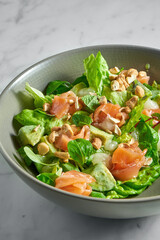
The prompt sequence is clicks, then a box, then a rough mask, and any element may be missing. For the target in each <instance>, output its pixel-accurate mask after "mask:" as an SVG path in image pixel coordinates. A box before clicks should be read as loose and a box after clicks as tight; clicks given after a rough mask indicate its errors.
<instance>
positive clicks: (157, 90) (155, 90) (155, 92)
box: [143, 81, 160, 104]
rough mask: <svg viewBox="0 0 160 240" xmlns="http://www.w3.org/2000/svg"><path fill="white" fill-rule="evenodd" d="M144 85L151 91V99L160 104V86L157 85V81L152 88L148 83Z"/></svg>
mask: <svg viewBox="0 0 160 240" xmlns="http://www.w3.org/2000/svg"><path fill="white" fill-rule="evenodd" d="M143 85H144V86H145V87H146V88H148V89H149V90H150V91H151V93H152V96H151V99H152V100H155V101H156V102H158V104H160V85H159V84H157V83H156V82H155V81H154V82H153V84H152V86H150V85H148V84H146V83H144V84H143Z"/></svg>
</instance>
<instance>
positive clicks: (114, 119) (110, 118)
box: [108, 114, 120, 123]
mask: <svg viewBox="0 0 160 240" xmlns="http://www.w3.org/2000/svg"><path fill="white" fill-rule="evenodd" d="M108 119H109V120H110V121H111V122H113V123H119V122H120V120H119V119H117V118H113V117H111V116H110V115H109V114H108Z"/></svg>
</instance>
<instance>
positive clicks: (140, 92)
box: [135, 86, 145, 98]
mask: <svg viewBox="0 0 160 240" xmlns="http://www.w3.org/2000/svg"><path fill="white" fill-rule="evenodd" d="M135 94H136V95H137V96H138V97H140V98H142V97H144V95H145V92H144V89H143V88H142V87H140V86H137V87H136V89H135Z"/></svg>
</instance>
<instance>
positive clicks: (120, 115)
mask: <svg viewBox="0 0 160 240" xmlns="http://www.w3.org/2000/svg"><path fill="white" fill-rule="evenodd" d="M116 117H117V118H118V119H119V123H118V126H119V127H121V126H122V125H123V124H125V116H124V112H119V113H117V115H116Z"/></svg>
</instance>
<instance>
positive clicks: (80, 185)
mask: <svg viewBox="0 0 160 240" xmlns="http://www.w3.org/2000/svg"><path fill="white" fill-rule="evenodd" d="M95 181H96V180H95V179H94V178H93V177H92V176H91V175H89V174H86V173H82V172H78V171H75V170H71V171H68V172H65V173H62V175H61V176H60V177H58V178H57V179H56V180H55V187H56V188H59V189H62V190H64V191H67V192H71V193H76V194H80V195H85V196H89V195H90V193H91V192H92V188H91V186H90V185H89V183H92V182H95Z"/></svg>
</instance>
